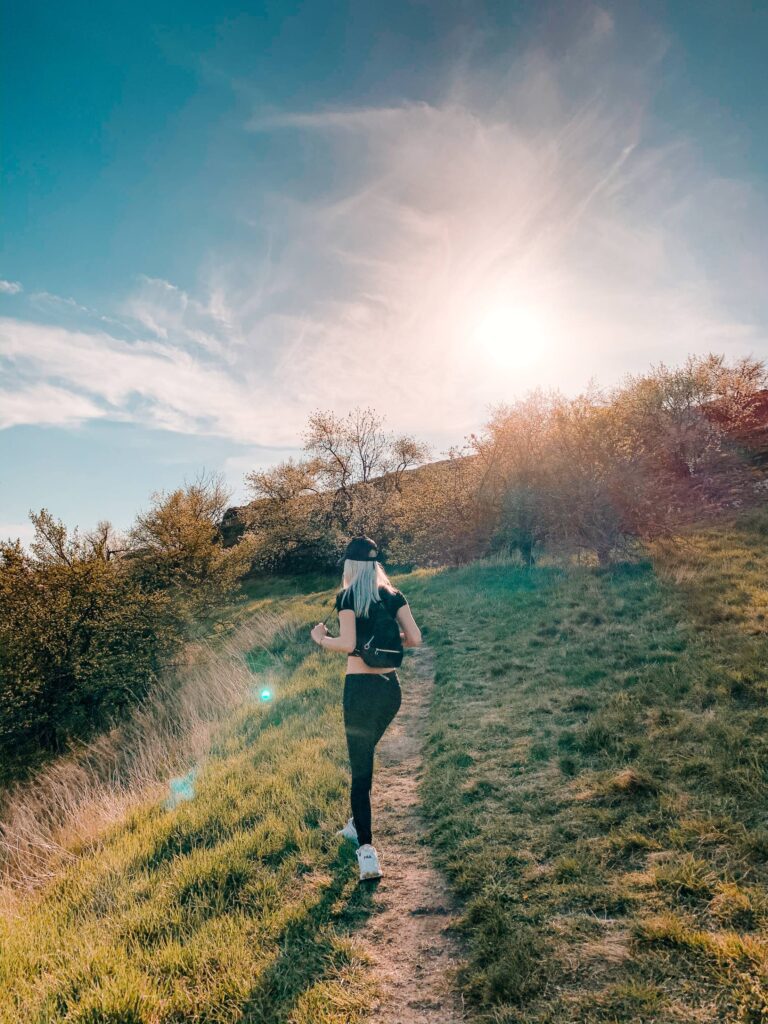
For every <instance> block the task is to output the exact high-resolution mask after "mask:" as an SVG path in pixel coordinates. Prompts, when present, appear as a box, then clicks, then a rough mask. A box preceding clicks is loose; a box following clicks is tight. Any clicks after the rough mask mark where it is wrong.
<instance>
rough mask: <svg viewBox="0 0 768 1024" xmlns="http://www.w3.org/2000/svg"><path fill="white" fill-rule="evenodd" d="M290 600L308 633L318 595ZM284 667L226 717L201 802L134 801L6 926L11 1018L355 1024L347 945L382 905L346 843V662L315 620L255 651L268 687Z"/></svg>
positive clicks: (1, 964)
mask: <svg viewBox="0 0 768 1024" xmlns="http://www.w3.org/2000/svg"><path fill="white" fill-rule="evenodd" d="M283 589H284V590H285V591H286V593H285V595H284V596H283V597H282V598H281V600H282V602H283V604H284V605H285V606H289V614H290V615H291V616H292V617H293V618H294V620H295V621H296V622H297V623H306V625H307V626H308V625H309V624H310V623H312V622H314V621H317V615H318V610H319V608H320V603H319V600H315V601H314V602H313V599H312V598H309V599H305V598H302V597H294V598H293V599H292V597H291V593H292V588H291V587H290V586H286V587H284V588H283ZM251 591H252V593H251V597H252V602H251V605H252V610H254V611H255V610H258V609H259V608H262V607H263V606H264V599H258V597H257V596H255V595H256V594H257V592H258V588H257V587H252V588H251ZM323 596H325V595H323ZM275 659H277V660H278V661H279V663H280V665H281V669H280V675H279V679H278V682H277V684H276V686H275V699H274V701H273V702H271V703H260V702H258V701H256V702H254V703H253V704H252V705H250V704H249V705H248V706H246V707H244V708H243V709H242V711H241V712H240V713H238V714H237V715H235V716H234V717H233V719H232V720H231V721H230V722H228V723H227V728H226V729H225V730H223V731H222V732H221V735H220V736H219V737H218V738H217V742H216V745H215V747H214V750H213V751H212V756H211V757H210V759H209V760H208V761H207V763H206V764H205V766H204V768H203V770H202V771H201V773H200V776H199V778H198V785H197V792H196V794H195V797H194V799H193V800H191V801H189V802H185V803H182V804H180V805H179V806H178V807H176V808H175V809H173V810H164V809H163V808H162V807H161V806H160V805H159V804H158V803H153V804H151V805H146V806H139V807H136V808H135V809H134V811H133V812H132V813H131V814H130V816H129V818H128V820H126V821H125V822H124V823H123V824H121V825H120V826H119V827H116V828H114V829H112V830H111V831H110V832H109V833H108V834H106V835H104V836H103V837H102V838H101V839H100V840H99V841H98V842H95V843H93V844H90V846H89V847H88V848H84V849H82V850H81V851H80V857H79V859H78V861H77V862H76V863H75V864H74V865H70V866H69V867H68V868H67V869H66V871H65V872H64V873H63V874H62V875H61V877H60V878H59V879H58V880H56V881H55V882H54V883H53V884H51V885H50V886H48V887H47V888H46V889H44V890H42V891H41V892H40V893H39V894H38V895H37V896H36V897H35V898H34V900H29V901H27V902H26V904H25V905H24V906H23V907H21V908H19V917H18V918H16V917H13V916H12V915H10V914H8V915H7V916H6V917H5V918H3V919H0V1020H2V1021H3V1024H6V1022H8V1024H11V1022H13V1024H18V1022H19V1021H20V1020H25V1021H29V1022H35V1024H44V1022H45V1024H47V1022H54V1021H56V1022H58V1021H67V1022H70V1021H71V1022H78V1024H86V1022H87V1024H106V1022H114V1024H134V1022H135V1024H138V1022H153V1024H154V1022H161V1021H162V1022H181V1021H184V1022H191V1021H195V1022H198V1021H199V1022H203V1021H205V1022H206V1024H214V1022H215V1024H219V1022H229V1021H240V1020H243V1019H251V1020H254V1021H259V1022H262V1021H263V1022H265V1024H272V1022H274V1024H277V1022H287V1021H291V1022H295V1024H341V1022H345V1024H350V1022H354V1021H356V1020H358V1019H359V1017H360V1014H361V1011H362V1010H363V1009H364V1008H365V1007H367V1006H368V1005H369V1003H370V999H371V993H372V987H371V979H370V972H369V971H367V970H366V965H365V963H364V961H363V960H362V959H361V957H360V956H359V954H358V953H357V952H356V951H355V950H354V948H353V946H352V945H351V943H350V941H349V940H348V938H347V935H348V933H349V932H350V931H352V930H354V928H356V927H357V926H359V925H360V924H361V923H362V922H363V921H364V920H365V919H366V918H367V916H368V914H369V913H370V899H369V897H370V894H369V893H367V892H366V890H365V888H364V887H361V886H359V885H358V884H357V874H356V870H357V862H356V859H355V855H354V851H353V849H352V847H351V845H350V844H348V843H345V842H344V841H343V840H339V839H337V838H336V837H335V836H334V834H333V833H334V832H335V830H336V829H337V828H338V827H339V826H340V824H343V823H344V822H345V821H346V818H347V814H348V794H347V776H346V771H345V768H346V766H345V761H344V757H345V754H346V748H345V746H344V738H343V732H342V727H341V717H340V712H339V704H340V700H341V674H340V671H339V669H340V665H339V662H338V661H334V660H333V659H331V658H329V657H328V656H327V655H326V656H323V654H322V653H321V652H319V651H318V649H317V648H316V647H315V646H314V645H313V644H312V643H311V641H309V640H308V637H307V629H305V628H304V625H301V626H300V627H299V630H298V634H297V642H296V643H295V644H290V645H284V646H283V647H282V648H281V647H280V646H277V647H275V648H274V649H273V650H272V651H271V652H270V653H269V654H266V652H263V651H256V650H255V651H253V652H252V654H251V662H252V665H253V668H254V673H255V676H254V681H255V684H257V683H258V673H259V670H260V668H261V667H263V666H264V665H266V664H269V665H270V666H273V665H274V663H275Z"/></svg>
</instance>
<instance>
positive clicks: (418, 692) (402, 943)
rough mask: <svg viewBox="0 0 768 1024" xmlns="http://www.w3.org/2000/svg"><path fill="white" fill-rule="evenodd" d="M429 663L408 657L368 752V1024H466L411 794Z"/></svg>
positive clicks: (448, 896) (456, 952) (441, 889)
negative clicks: (374, 878)
mask: <svg viewBox="0 0 768 1024" xmlns="http://www.w3.org/2000/svg"><path fill="white" fill-rule="evenodd" d="M433 662H434V655H433V652H432V651H431V650H430V649H429V648H428V647H422V648H418V649H416V650H414V651H412V652H410V653H409V655H408V657H407V659H406V661H405V662H404V664H403V667H402V669H400V670H398V674H399V675H400V681H401V685H402V691H403V700H402V704H401V706H400V710H399V712H398V714H397V715H396V717H395V720H394V721H393V722H392V724H391V725H390V727H389V729H388V730H387V732H386V733H385V734H384V736H383V737H382V739H381V740H380V742H379V745H378V747H377V748H376V764H375V768H374V776H373V789H372V792H371V804H372V810H373V843H374V846H375V847H376V849H377V851H378V853H379V858H380V861H381V868H382V871H383V874H384V877H383V878H382V879H381V881H379V882H376V883H374V885H375V887H376V889H375V894H374V897H373V902H374V907H375V910H374V913H373V914H372V916H371V918H370V919H369V921H368V923H367V924H366V926H365V929H364V930H363V932H362V933H358V934H357V936H356V939H357V940H358V941H360V942H361V945H362V946H363V948H364V949H365V950H366V951H367V952H368V953H369V954H370V955H371V957H372V958H373V959H374V960H375V962H376V964H377V971H378V975H379V980H380V982H381V987H382V991H383V995H382V998H381V1000H380V1002H379V1003H378V1004H377V1005H376V1006H374V1008H373V1010H372V1013H371V1021H372V1022H375V1024H458V1022H461V1021H464V1020H465V1019H466V1017H465V1015H464V1013H463V1008H462V1001H461V997H460V995H459V994H458V993H456V991H455V989H454V988H453V986H452V985H451V982H450V976H449V972H450V970H451V969H452V968H454V967H456V966H458V964H459V962H460V961H461V959H462V948H461V944H460V942H459V939H458V938H457V937H456V936H455V935H452V934H450V933H448V932H447V931H446V928H447V926H448V925H449V924H450V923H451V922H452V921H453V920H455V919H456V918H457V917H458V915H459V912H460V911H459V908H458V905H457V903H456V902H455V900H454V898H453V895H452V893H451V891H450V889H449V888H448V885H447V882H446V881H445V879H444V878H443V877H442V875H441V874H440V873H439V872H438V871H437V870H436V868H434V867H433V866H432V863H431V859H430V855H429V849H428V845H427V838H426V825H425V823H424V821H423V819H422V817H421V814H420V810H419V800H418V794H417V786H418V784H419V780H420V778H421V775H422V746H423V743H424V733H425V729H426V724H427V714H428V710H429V701H430V693H431V690H432V685H433ZM364 884H367V885H370V884H371V883H364Z"/></svg>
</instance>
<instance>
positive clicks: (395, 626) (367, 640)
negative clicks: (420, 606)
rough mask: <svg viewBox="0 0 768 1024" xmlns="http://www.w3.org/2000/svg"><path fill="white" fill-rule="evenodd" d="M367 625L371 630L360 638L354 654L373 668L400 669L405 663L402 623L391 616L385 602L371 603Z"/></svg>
mask: <svg viewBox="0 0 768 1024" xmlns="http://www.w3.org/2000/svg"><path fill="white" fill-rule="evenodd" d="M328 618H330V615H329V616H328ZM326 621H327V619H326ZM366 625H367V626H368V627H369V628H368V629H367V630H366V632H365V635H364V636H358V638H357V646H356V647H355V651H354V653H356V654H359V655H360V657H361V658H362V659H363V661H364V662H365V664H366V665H370V667H371V668H399V667H400V665H401V664H402V661H403V641H402V639H401V637H400V623H399V622H398V621H397V619H395V618H393V616H391V615H390V614H389V612H388V611H387V608H386V605H385V604H384V602H383V601H372V602H371V606H370V608H369V610H368V619H367V622H366Z"/></svg>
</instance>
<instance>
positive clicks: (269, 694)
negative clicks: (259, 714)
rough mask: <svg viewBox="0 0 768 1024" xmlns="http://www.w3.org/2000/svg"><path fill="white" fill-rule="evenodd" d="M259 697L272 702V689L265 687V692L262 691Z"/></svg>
mask: <svg viewBox="0 0 768 1024" xmlns="http://www.w3.org/2000/svg"><path fill="white" fill-rule="evenodd" d="M259 697H260V698H261V699H262V700H272V691H271V690H270V689H267V688H266V687H265V688H264V689H263V690H262V691H261V693H260V694H259Z"/></svg>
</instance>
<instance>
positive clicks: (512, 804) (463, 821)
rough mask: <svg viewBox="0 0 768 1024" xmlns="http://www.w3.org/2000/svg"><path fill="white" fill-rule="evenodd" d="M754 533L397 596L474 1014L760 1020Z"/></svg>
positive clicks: (415, 584)
mask: <svg viewBox="0 0 768 1024" xmlns="http://www.w3.org/2000/svg"><path fill="white" fill-rule="evenodd" d="M767 535H768V517H766V516H765V515H763V516H760V515H755V514H753V515H751V516H749V517H744V518H743V519H742V520H740V521H736V522H735V523H733V524H732V525H731V527H730V528H729V529H728V530H727V531H725V532H724V531H723V530H722V529H718V530H710V531H702V532H700V533H698V534H692V535H691V536H690V537H688V538H686V540H685V542H684V543H683V542H680V543H678V544H677V545H676V546H675V547H667V548H663V547H659V548H658V549H656V550H654V551H653V552H652V553H651V554H652V557H653V560H648V561H646V562H644V563H641V564H634V565H623V566H618V567H616V568H615V569H614V570H613V571H610V572H605V571H599V570H594V569H583V570H579V569H575V570H574V569H572V570H567V571H566V570H563V569H560V568H557V567H542V568H539V569H535V570H533V571H528V570H524V569H521V568H519V567H518V566H516V565H514V564H512V563H507V564H505V563H504V562H503V561H499V560H489V561H487V562H484V563H483V562H480V563H475V564H473V565H470V566H467V567H465V568H462V569H457V570H451V571H443V572H439V573H423V574H415V575H414V576H413V578H412V579H410V580H408V581H407V583H406V581H402V584H401V585H402V586H403V589H404V590H406V592H407V593H408V596H409V600H410V601H411V603H412V605H413V606H414V608H415V610H416V612H417V614H418V613H419V612H420V613H421V618H422V619H423V620H424V623H425V638H426V639H427V640H428V642H430V643H431V644H432V645H433V647H434V648H435V650H436V665H437V678H436V683H437V686H436V691H435V698H434V703H433V708H432V712H431V720H430V730H431V731H430V736H429V742H428V748H427V773H426V776H425V779H424V781H423V783H422V796H423V801H424V804H425V806H426V807H427V808H428V809H429V812H430V829H431V839H432V841H433V844H434V850H435V854H436V857H437V859H438V862H439V863H440V865H441V866H442V868H443V869H444V870H445V871H446V872H447V874H448V875H449V877H450V879H451V881H452V883H453V885H454V886H455V887H456V889H457V890H458V892H459V893H460V894H461V895H462V897H463V898H464V900H465V901H466V912H465V914H464V916H463V919H462V922H461V929H462V931H463V932H464V934H465V936H466V938H467V941H468V943H469V950H470V955H469V959H468V962H467V963H466V965H465V966H464V969H463V971H462V975H461V983H462V986H463V989H464V993H465V997H466V999H467V1001H468V1003H469V1005H470V1006H471V1007H472V1009H473V1013H474V1016H475V1018H476V1019H477V1020H479V1021H480V1020H482V1021H488V1022H491V1021H493V1022H496V1024H499V1022H502V1021H504V1022H507V1021H510V1022H511V1021H519V1022H528V1024H534V1022H536V1024H544V1022H547V1024H555V1022H557V1024H561V1022H562V1024H565V1022H579V1024H591V1022H598V1021H601V1022H602V1021H606V1022H607V1021H611V1022H614V1021H616V1022H618V1021H622V1022H624V1021H626V1022H630V1021H632V1022H636V1021H648V1022H651V1021H653V1022H657V1021H665V1022H667V1021H669V1022H672V1021H675V1022H677V1021H681V1022H682V1021H690V1022H694V1021H696V1022H702V1021H721V1020H729V1021H734V1022H735V1021H739V1022H752V1021H755V1022H756V1021H765V1020H768V929H767V925H768V899H767V898H766V895H765V893H766V890H765V884H766V882H767V881H768V866H767V865H766V854H767V853H768V830H767V829H766V824H767V823H768V819H767V818H766V812H768V729H767V728H766V727H767V726H768V639H767V637H766V632H765V626H764V621H765V620H764V615H765V611H764V609H765V607H766V602H767V601H768V595H767V594H766V580H767V579H768V545H766V542H765V541H766V536H767Z"/></svg>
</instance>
